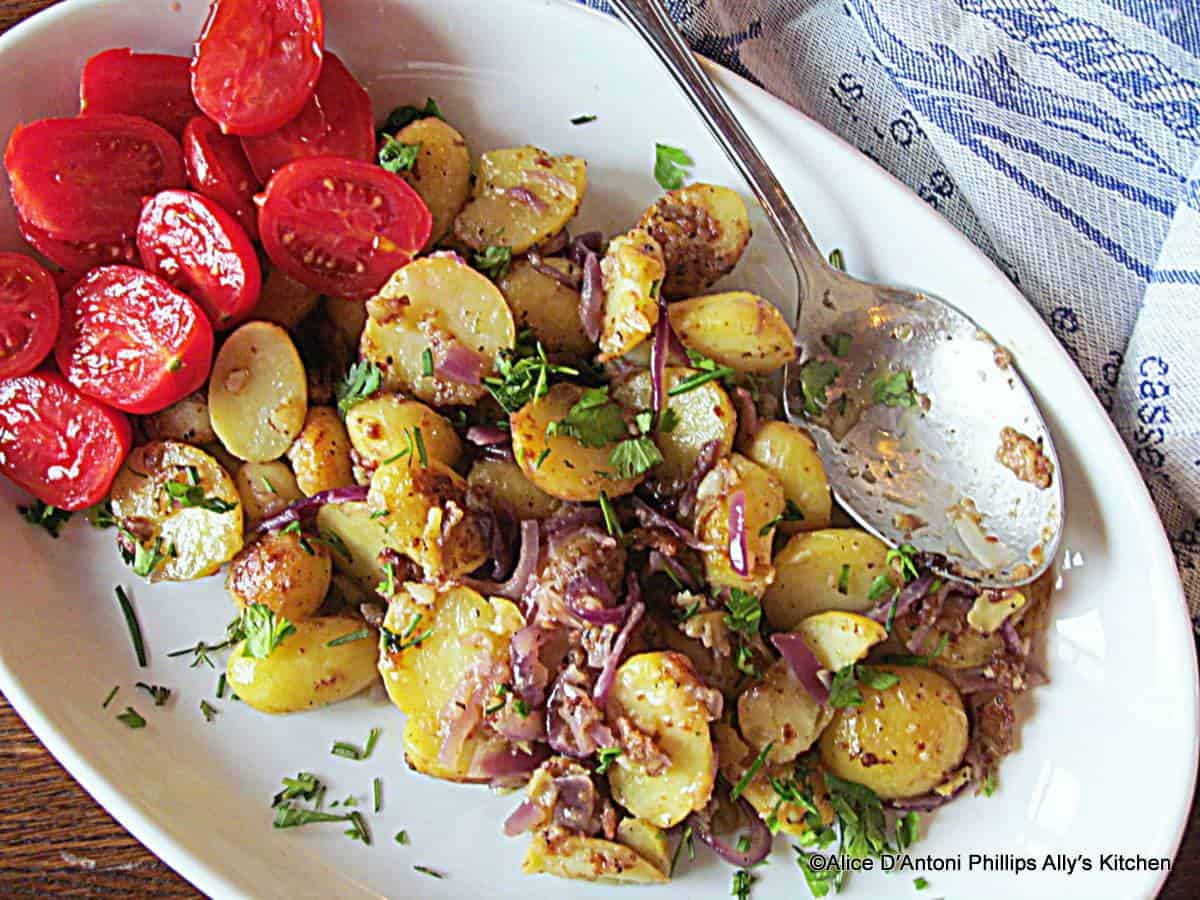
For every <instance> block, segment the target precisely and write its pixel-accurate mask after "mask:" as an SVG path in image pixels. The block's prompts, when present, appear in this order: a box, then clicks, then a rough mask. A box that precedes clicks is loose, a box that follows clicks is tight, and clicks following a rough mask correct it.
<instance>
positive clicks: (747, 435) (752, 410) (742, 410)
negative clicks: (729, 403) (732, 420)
mask: <svg viewBox="0 0 1200 900" xmlns="http://www.w3.org/2000/svg"><path fill="white" fill-rule="evenodd" d="M733 405H734V407H735V408H736V409H737V417H738V427H737V441H738V446H740V447H745V446H747V445H748V444H749V443H750V442H751V441H752V440H754V435H755V434H757V433H758V407H757V406H755V405H754V397H753V396H752V395H751V393H750V392H749V391H748V390H746V389H745V388H744V387H736V388H734V389H733Z"/></svg>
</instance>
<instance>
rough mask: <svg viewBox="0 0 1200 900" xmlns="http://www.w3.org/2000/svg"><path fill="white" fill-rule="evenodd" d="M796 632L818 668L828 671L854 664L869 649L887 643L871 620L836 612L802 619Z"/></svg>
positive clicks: (882, 633)
mask: <svg viewBox="0 0 1200 900" xmlns="http://www.w3.org/2000/svg"><path fill="white" fill-rule="evenodd" d="M796 632H797V633H799V634H800V635H801V636H802V637H803V638H804V643H806V644H808V648H809V649H810V650H812V652H813V656H815V657H816V658H817V662H819V663H820V664H821V668H823V669H828V670H829V671H831V672H837V671H838V670H840V669H844V668H846V666H848V665H850V664H851V663H856V662H858V661H859V660H860V659H863V658H865V657H866V655H867V653H868V652H869V651H870V650H871V648H872V647H874V646H875V645H876V644H878V643H880V642H881V641H885V640H887V629H886V628H884V627H883V626H882V625H880V624H879V623H878V622H876V621H875V620H874V619H868V618H867V617H866V616H860V615H859V614H858V613H852V612H843V611H842V610H840V609H831V610H827V611H826V612H819V613H816V614H815V615H811V616H808V617H806V618H804V619H802V620H801V622H800V624H799V625H797V626H796Z"/></svg>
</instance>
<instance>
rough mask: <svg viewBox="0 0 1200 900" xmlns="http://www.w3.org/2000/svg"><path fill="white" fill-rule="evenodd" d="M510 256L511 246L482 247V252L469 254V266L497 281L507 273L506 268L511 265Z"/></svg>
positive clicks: (511, 255)
mask: <svg viewBox="0 0 1200 900" xmlns="http://www.w3.org/2000/svg"><path fill="white" fill-rule="evenodd" d="M512 257H513V252H512V248H511V247H500V246H490V247H484V248H483V251H482V252H480V253H472V254H471V266H472V268H474V269H476V270H478V271H479V272H482V273H483V274H484V275H486V276H487V277H488V278H490V279H492V281H499V280H500V279H501V278H503V277H504V276H505V275H507V274H508V268H509V266H511V265H512Z"/></svg>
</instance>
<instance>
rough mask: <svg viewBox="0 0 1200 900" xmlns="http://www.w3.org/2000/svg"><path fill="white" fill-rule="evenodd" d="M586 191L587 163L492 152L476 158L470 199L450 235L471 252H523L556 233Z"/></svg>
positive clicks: (535, 153)
mask: <svg viewBox="0 0 1200 900" xmlns="http://www.w3.org/2000/svg"><path fill="white" fill-rule="evenodd" d="M586 190H587V163H586V162H584V161H583V160H582V159H580V158H579V157H576V156H569V155H563V156H551V155H550V154H549V153H547V152H546V151H545V150H539V149H538V148H537V147H530V146H526V147H514V148H511V149H504V150H492V151H489V152H488V153H485V154H483V156H482V157H480V159H479V170H478V172H477V173H476V175H475V190H474V192H473V193H472V195H471V200H470V201H469V202H468V203H467V205H466V207H464V209H463V211H462V212H460V213H459V214H458V217H457V218H456V219H455V220H454V236H455V237H456V238H458V240H460V241H462V242H463V243H464V244H466V245H467V246H468V247H471V248H472V249H474V250H484V249H486V248H487V247H493V246H494V247H509V248H511V249H512V252H513V253H514V254H517V253H524V252H525V251H526V250H528V249H529V248H530V247H532V246H533V245H534V244H540V243H541V242H542V241H544V240H545V239H546V238H548V237H550V236H551V235H553V234H557V233H558V232H560V231H562V229H563V228H564V227H565V226H566V224H567V222H569V221H570V220H571V218H572V217H573V216H574V215H575V213H576V212H577V211H578V210H579V204H580V203H582V202H583V195H584V193H585V192H586Z"/></svg>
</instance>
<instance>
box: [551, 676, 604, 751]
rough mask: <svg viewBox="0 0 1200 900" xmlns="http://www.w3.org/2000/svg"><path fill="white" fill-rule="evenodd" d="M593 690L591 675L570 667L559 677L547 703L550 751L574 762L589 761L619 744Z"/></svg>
mask: <svg viewBox="0 0 1200 900" xmlns="http://www.w3.org/2000/svg"><path fill="white" fill-rule="evenodd" d="M589 687H590V684H589V681H588V678H587V675H586V674H584V672H582V671H581V670H580V669H579V668H577V667H575V666H573V665H572V666H569V667H568V668H566V669H564V670H563V671H562V672H561V673H560V674H559V676H558V679H557V680H556V681H555V682H554V689H553V690H552V691H551V692H550V699H549V700H548V701H547V702H546V735H547V739H548V740H549V742H550V747H551V748H552V749H553V750H554V751H555V752H556V753H561V754H563V755H564V756H569V757H571V758H572V759H586V758H587V757H589V756H591V755H592V754H593V753H595V752H596V750H597V749H598V748H599V747H611V746H612V745H613V744H614V743H615V742H616V739H615V738H614V737H613V734H612V731H611V730H610V729H609V727H608V725H606V724H605V722H604V713H603V712H602V711H601V710H600V708H599V707H598V706H597V705H596V701H595V700H593V699H592V695H591V694H590V693H589Z"/></svg>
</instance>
